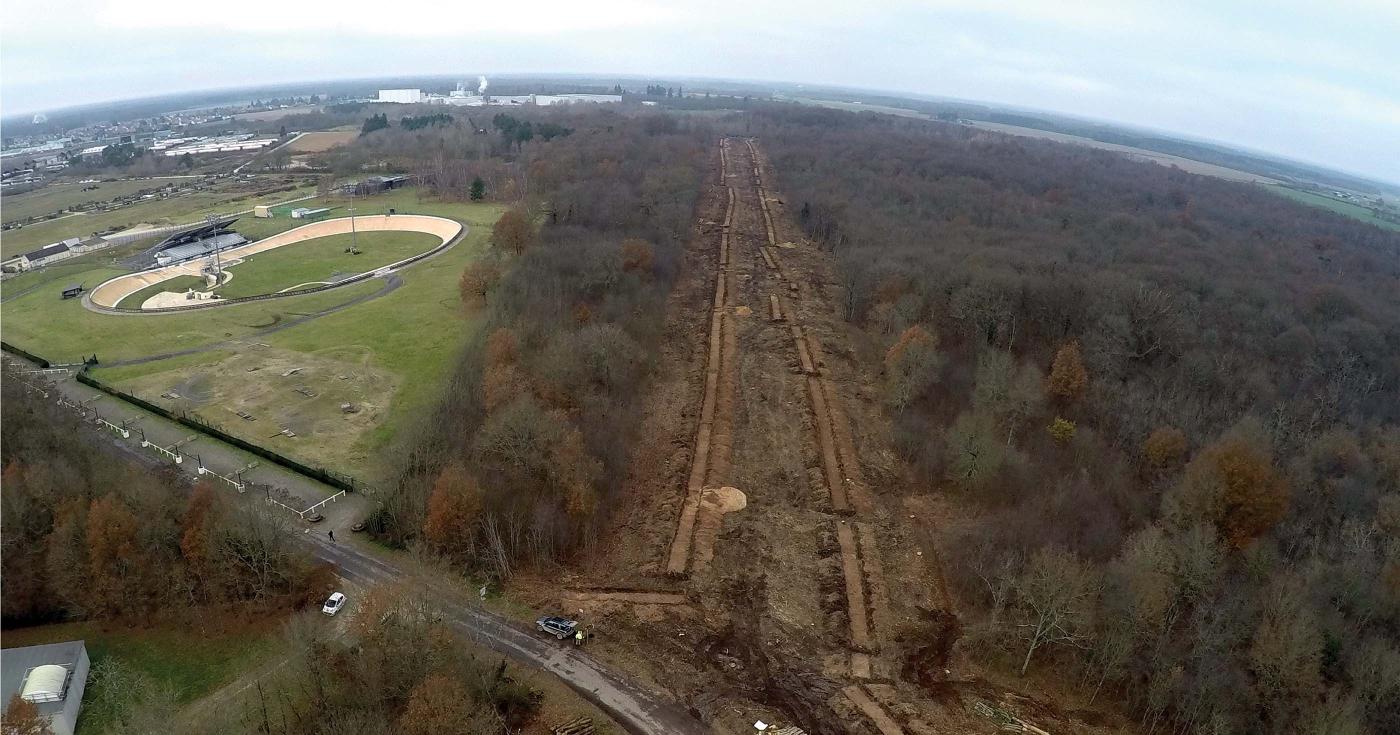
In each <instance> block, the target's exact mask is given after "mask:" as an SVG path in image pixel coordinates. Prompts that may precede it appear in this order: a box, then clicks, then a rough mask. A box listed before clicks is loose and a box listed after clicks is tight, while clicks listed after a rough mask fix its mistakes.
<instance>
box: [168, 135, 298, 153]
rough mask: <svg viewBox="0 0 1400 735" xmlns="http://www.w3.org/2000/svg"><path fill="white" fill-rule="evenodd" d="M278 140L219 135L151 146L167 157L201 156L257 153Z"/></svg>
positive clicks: (171, 141)
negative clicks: (208, 154)
mask: <svg viewBox="0 0 1400 735" xmlns="http://www.w3.org/2000/svg"><path fill="white" fill-rule="evenodd" d="M276 142H277V139H276V138H254V137H253V136H252V135H251V134H239V135H219V136H214V137H211V138H176V139H172V140H166V141H161V142H160V143H156V144H155V145H153V146H151V150H152V151H160V152H161V153H163V154H164V155H166V156H183V155H185V154H186V153H188V154H190V155H196V156H197V155H199V154H201V153H237V152H240V151H256V150H261V149H263V148H266V147H268V146H270V145H272V144H273V143H276Z"/></svg>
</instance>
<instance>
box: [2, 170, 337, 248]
mask: <svg viewBox="0 0 1400 735" xmlns="http://www.w3.org/2000/svg"><path fill="white" fill-rule="evenodd" d="M36 193H37V192H36ZM312 193H314V188H312V187H310V186H306V187H302V188H300V189H297V190H295V191H283V192H277V193H275V194H271V195H268V196H266V197H256V196H252V195H253V191H251V190H239V189H236V188H233V187H228V188H225V189H222V190H219V191H202V192H198V193H194V194H186V195H183V196H178V197H172V198H170V199H148V200H145V201H142V202H138V203H136V204H132V205H129V206H126V207H122V208H120V209H115V210H112V211H110V212H98V213H95V214H77V215H73V216H71V217H63V218H61V219H56V220H49V221H47V222H40V223H38V224H34V225H30V226H28V227H23V228H21V229H18V230H7V231H5V232H4V233H3V234H0V253H3V257H6V258H8V257H10V256H11V255H14V254H17V253H23V252H28V251H30V250H34V249H36V248H41V247H43V246H45V245H48V244H49V243H53V242H58V241H59V240H63V239H65V238H69V237H90V236H91V235H92V234H93V233H95V232H104V231H107V230H109V229H112V228H127V227H133V226H135V225H139V224H149V225H155V226H161V225H173V224H184V223H186V222H195V221H198V220H199V219H200V218H201V217H203V216H204V215H206V214H214V213H223V212H228V211H230V210H233V211H239V210H244V209H252V208H253V205H254V204H262V203H267V204H271V203H276V202H284V201H287V200H289V199H295V198H297V197H300V196H306V195H308V194H312ZM19 196H21V197H23V196H25V195H24V194H21V195H19ZM5 206H8V204H6V205H5Z"/></svg>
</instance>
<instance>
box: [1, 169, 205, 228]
mask: <svg viewBox="0 0 1400 735" xmlns="http://www.w3.org/2000/svg"><path fill="white" fill-rule="evenodd" d="M179 182H180V180H179V179H127V180H123V181H104V182H99V183H96V184H79V183H76V182H75V183H71V184H50V185H48V186H45V187H43V188H40V189H34V190H32V191H26V192H24V193H22V194H9V195H6V196H3V197H0V217H3V220H4V221H5V222H14V221H16V220H22V219H27V218H29V217H39V216H42V215H46V214H53V213H54V212H61V211H63V210H65V209H68V208H69V207H72V206H74V205H78V204H87V203H89V202H108V201H111V200H113V199H116V198H117V197H122V196H129V195H131V194H136V193H137V192H140V191H143V190H150V191H156V190H159V189H163V188H165V187H166V186H169V185H170V184H172V183H179ZM94 186H95V187H97V188H96V189H92V190H90V191H83V190H84V189H89V188H91V187H94Z"/></svg>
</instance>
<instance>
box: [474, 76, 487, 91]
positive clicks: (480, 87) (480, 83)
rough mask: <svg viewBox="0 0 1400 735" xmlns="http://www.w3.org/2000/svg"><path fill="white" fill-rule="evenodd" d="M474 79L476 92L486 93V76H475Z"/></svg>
mask: <svg viewBox="0 0 1400 735" xmlns="http://www.w3.org/2000/svg"><path fill="white" fill-rule="evenodd" d="M476 79H477V85H476V93H477V94H479V95H482V96H485V95H486V77H477V78H476Z"/></svg>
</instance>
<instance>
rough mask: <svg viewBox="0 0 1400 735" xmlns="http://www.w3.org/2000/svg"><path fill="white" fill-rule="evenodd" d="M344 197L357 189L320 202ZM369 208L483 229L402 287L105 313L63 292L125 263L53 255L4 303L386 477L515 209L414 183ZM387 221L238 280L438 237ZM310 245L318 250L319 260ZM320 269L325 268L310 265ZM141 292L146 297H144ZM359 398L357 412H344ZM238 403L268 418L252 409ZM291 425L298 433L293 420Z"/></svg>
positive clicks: (104, 356)
mask: <svg viewBox="0 0 1400 735" xmlns="http://www.w3.org/2000/svg"><path fill="white" fill-rule="evenodd" d="M336 203H341V204H343V203H344V202H343V201H340V200H332V199H327V200H318V201H317V202H315V204H317V205H320V206H325V205H335V204H336ZM355 207H356V212H357V214H358V213H366V214H368V213H373V212H381V211H387V210H388V209H389V208H394V209H397V210H398V211H400V212H412V213H421V214H432V215H438V216H444V217H452V218H455V219H457V220H459V221H463V222H466V223H467V224H468V231H467V234H466V235H465V236H464V238H463V239H462V240H461V241H460V242H459V243H458V244H457V245H455V246H453V247H452V248H450V249H448V250H446V251H444V252H442V253H440V254H438V255H436V256H434V257H432V258H429V259H427V260H424V261H422V262H420V263H416V264H414V265H413V266H411V267H409V268H408V269H406V270H404V271H403V272H402V273H400V274H398V275H397V276H396V278H397V279H399V280H400V281H401V283H400V284H399V285H398V286H397V287H396V288H394V287H392V283H386V282H385V281H384V280H382V279H370V280H368V281H365V282H362V283H357V284H354V285H350V286H346V287H344V288H339V289H334V290H331V291H326V292H321V293H315V294H307V295H303V296H294V297H288V298H284V299H273V300H268V301H257V302H251V303H246V304H237V305H230V306H226V307H220V308H214V309H205V310H201V311H196V312H185V313H173V314H151V315H111V314H98V313H94V312H91V311H88V310H87V309H85V308H84V307H83V306H82V304H81V303H79V300H77V299H69V300H66V301H64V300H61V299H59V296H58V291H59V290H60V289H61V287H62V286H63V285H65V284H67V283H71V282H83V283H86V284H87V285H88V286H89V287H91V286H94V285H96V284H98V283H100V282H102V281H104V280H106V279H107V278H111V277H113V276H116V275H119V274H120V273H122V272H123V271H121V270H119V269H115V268H112V267H109V266H106V265H103V264H96V263H89V264H85V265H84V266H81V267H73V268H67V269H65V270H64V271H63V272H62V275H60V276H54V275H50V274H49V273H48V270H49V269H46V270H45V271H40V272H37V273H30V274H24V275H22V276H20V277H18V278H17V279H14V280H13V281H7V282H6V290H7V292H8V291H9V289H10V288H12V284H14V286H17V287H18V288H16V290H15V291H14V292H13V293H21V294H22V295H20V296H17V297H13V298H11V299H10V300H9V301H7V302H5V303H4V305H3V307H0V316H3V319H4V322H5V339H6V341H7V342H11V343H13V344H15V345H17V346H19V347H22V348H24V349H26V350H29V351H31V352H33V353H35V354H38V355H40V356H43V357H46V358H48V359H50V360H54V361H69V360H76V359H79V358H80V357H82V356H88V355H93V354H96V355H97V357H98V359H99V361H100V362H101V366H100V367H99V368H98V369H96V370H95V371H94V376H95V377H97V378H99V379H101V380H104V381H106V382H109V383H112V384H114V385H116V386H117V387H119V388H122V389H124V390H129V391H131V392H133V393H136V394H137V395H140V396H141V397H143V398H146V399H148V400H151V401H153V402H155V403H158V404H161V405H165V406H167V407H172V408H180V409H184V410H190V411H194V412H196V413H198V414H200V415H201V416H204V417H206V418H208V419H209V420H212V421H215V422H216V423H218V424H219V425H221V426H223V427H224V428H225V430H228V431H230V432H231V433H234V434H236V435H239V436H241V437H243V438H245V439H248V440H249V441H256V442H257V443H259V444H262V445H264V446H267V447H268V448H270V449H275V450H277V451H280V452H284V453H286V454H289V455H291V456H293V457H298V458H301V459H304V460H307V461H310V462H314V463H317V464H324V465H326V466H330V467H333V468H335V469H338V470H341V471H344V472H348V473H350V474H354V475H357V476H362V477H366V476H367V477H370V478H375V479H378V477H377V473H376V467H375V465H374V457H375V453H376V450H377V449H379V448H380V447H382V446H384V445H385V444H386V443H387V442H388V441H389V440H390V439H391V438H392V437H393V436H394V435H395V434H396V433H397V432H398V431H399V430H400V429H401V428H402V427H403V426H404V425H405V423H406V422H408V421H410V420H411V419H412V417H413V416H414V415H415V414H416V413H418V412H419V411H421V410H423V409H425V408H427V407H428V406H430V405H431V404H432V402H433V400H434V399H435V398H436V396H437V391H438V390H439V388H440V386H441V385H442V384H443V382H444V380H445V378H446V376H447V374H448V371H449V368H450V366H451V363H452V360H453V358H454V356H455V355H456V354H457V352H458V351H459V350H460V349H461V347H462V345H463V344H464V343H465V341H466V340H467V339H468V337H469V336H470V335H471V333H472V329H473V328H474V327H475V321H474V320H473V318H472V317H471V316H470V315H469V314H468V313H466V312H465V311H464V309H463V308H462V305H461V299H460V297H459V295H458V284H457V282H458V279H459V278H460V276H461V273H462V269H463V268H465V267H466V265H467V264H468V263H469V262H470V261H471V260H472V259H473V258H475V257H476V256H477V255H478V254H479V253H480V252H481V251H482V249H483V248H484V247H485V245H486V242H487V239H488V237H489V235H490V229H491V224H492V223H493V222H494V221H495V219H496V218H497V217H498V216H499V215H500V212H501V209H500V207H499V206H497V205H489V204H455V203H439V202H428V201H422V202H420V201H418V198H417V196H416V194H415V193H414V192H413V191H412V190H401V191H396V192H392V193H389V194H385V195H381V196H375V197H366V198H361V199H357V200H355ZM244 222H247V223H248V224H250V225H253V226H255V227H258V228H262V229H264V230H266V231H267V232H266V233H264V234H272V231H274V230H276V231H280V230H284V229H288V228H290V227H293V226H295V225H296V224H299V221H298V220H292V219H290V218H276V219H270V220H254V219H253V218H251V217H248V218H245V220H240V222H239V223H238V227H239V228H240V229H244V228H243V224H244ZM245 232H246V230H245ZM373 234H374V235H382V236H386V237H385V238H383V239H380V238H372V239H370V240H369V241H368V242H369V244H368V245H366V235H365V233H361V234H360V235H359V238H360V245H359V247H360V249H361V250H362V251H364V254H362V255H359V256H353V255H348V254H345V253H344V247H345V244H344V243H342V242H341V241H340V240H341V237H340V236H332V237H329V238H324V239H323V240H321V241H309V242H306V243H298V244H296V245H293V246H289V247H287V248H286V249H285V250H275V251H269V252H267V253H262V254H260V255H258V256H256V257H254V258H250V259H249V260H248V261H247V262H246V263H243V264H239V265H235V266H234V267H233V269H232V272H233V273H234V278H233V280H232V281H230V283H229V284H228V285H229V286H235V285H238V284H239V281H240V278H241V277H242V278H245V279H246V280H244V283H248V284H254V283H261V284H263V285H261V286H259V287H258V288H256V289H254V290H255V291H258V292H262V290H263V289H265V288H270V287H271V286H273V285H277V284H279V283H283V281H284V280H286V281H287V282H286V283H285V284H283V285H282V286H281V287H285V286H289V285H296V283H300V282H304V281H305V280H315V279H316V278H317V277H319V276H324V275H329V274H330V273H331V272H334V271H335V270H336V269H342V270H344V269H346V268H347V265H346V264H345V263H341V262H340V259H349V260H348V261H346V262H347V263H349V264H350V267H353V269H354V272H356V273H359V272H363V271H365V270H372V269H373V268H374V267H376V266H378V265H384V264H386V263H389V262H393V261H396V260H400V259H402V257H407V256H408V255H413V254H416V253H418V252H422V251H423V250H424V249H425V248H427V247H431V246H432V245H433V244H435V243H434V242H433V239H432V238H431V236H427V235H421V234H420V233H373ZM345 239H347V240H348V238H345ZM308 247H310V248H312V249H311V250H306V249H305V248H308ZM378 248H382V251H381V252H376V250H377V249H378ZM321 251H325V252H321ZM308 253H314V254H316V257H314V258H308V257H306V256H307V254H308ZM405 253H406V254H405ZM366 257H370V258H372V260H363V259H365V258H366ZM264 259H267V260H264ZM260 261H261V263H262V264H263V265H260V264H259V262H260ZM364 263H370V265H368V266H366V265H363V264H364ZM253 267H255V268H257V269H258V270H254V271H252V275H251V276H249V275H248V274H249V271H244V272H243V274H242V275H241V276H240V273H239V270H240V269H248V268H253ZM284 268H285V269H287V270H286V271H283V270H282V269H284ZM317 269H319V270H317ZM328 269H329V270H328ZM313 272H314V273H316V274H317V275H311V276H308V275H307V274H308V273H313ZM347 272H348V271H347ZM21 279H23V280H21ZM161 285H162V286H163V285H164V284H161ZM190 285H194V282H193V281H192V282H191V283H190ZM183 287H185V286H183V285H182V286H181V288H183ZM177 290H178V289H177ZM270 290H277V289H276V288H270ZM24 291H28V292H27V293H25V292H24ZM127 298H128V299H131V302H130V304H134V303H136V301H135V299H136V298H138V297H134V296H131V297H127ZM139 298H144V297H139ZM130 304H128V303H125V302H124V305H130ZM336 309H339V310H336ZM332 310H336V311H332ZM308 317H310V318H308ZM289 324H290V325H291V326H288V325H289ZM274 330H275V331H274ZM152 358H155V359H152ZM293 368H301V370H299V371H298V372H296V373H293V374H292V375H289V376H287V378H286V379H285V380H284V379H283V377H282V373H284V372H287V371H289V370H291V369H293ZM298 389H304V391H305V392H297V390H298ZM308 393H310V394H312V395H307V394H308ZM165 394H168V395H171V396H176V397H163V396H164V395H165ZM344 403H350V404H352V406H353V408H354V411H353V412H345V411H342V408H341V406H342V404H344ZM238 411H243V412H244V413H246V414H248V415H250V416H253V417H254V419H255V420H252V421H250V420H247V419H243V418H241V417H239V416H238V414H237V412H238ZM282 428H287V429H290V430H291V431H292V433H293V434H295V436H287V435H285V434H282V433H280V430H281V429H282Z"/></svg>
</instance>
